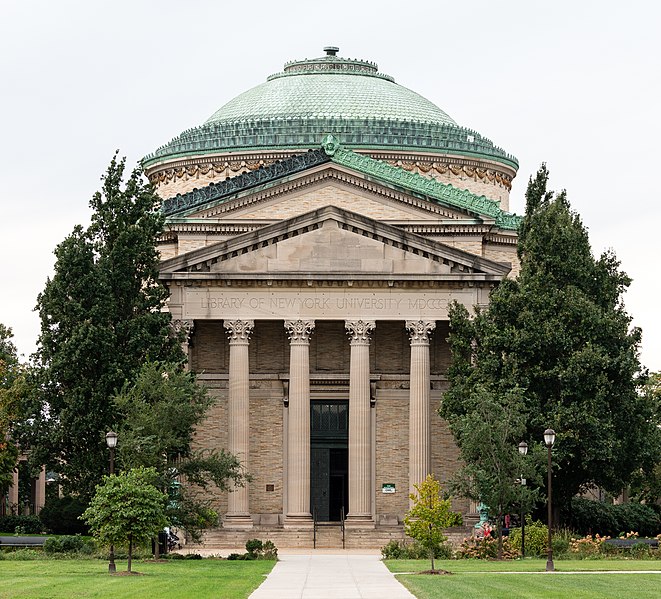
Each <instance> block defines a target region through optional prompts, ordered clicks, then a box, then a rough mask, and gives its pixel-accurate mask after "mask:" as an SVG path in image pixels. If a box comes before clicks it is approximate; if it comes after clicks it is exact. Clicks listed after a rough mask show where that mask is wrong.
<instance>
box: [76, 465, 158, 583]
mask: <svg viewBox="0 0 661 599" xmlns="http://www.w3.org/2000/svg"><path fill="white" fill-rule="evenodd" d="M157 476H158V475H157V473H156V470H154V469H153V468H142V467H140V468H134V469H132V470H129V471H127V472H123V473H121V474H118V475H113V476H105V477H104V479H103V484H102V485H98V486H97V487H96V493H95V495H94V497H92V501H91V502H90V505H89V507H88V508H87V509H86V510H85V512H84V513H83V515H82V516H81V518H82V519H83V520H85V521H86V522H87V524H89V527H90V530H91V531H92V534H94V535H95V536H97V537H98V538H99V540H100V541H101V542H103V543H106V544H113V545H119V544H124V543H128V548H129V552H128V568H127V572H131V562H132V558H133V547H134V544H135V543H138V542H140V541H146V540H148V539H149V538H151V537H152V536H154V535H156V534H157V533H158V531H159V530H162V529H163V527H164V526H166V524H167V519H166V517H165V508H166V504H167V501H168V497H167V495H166V494H165V493H162V492H161V491H159V490H158V489H157V488H156V486H155V485H154V483H155V482H156V480H157Z"/></svg>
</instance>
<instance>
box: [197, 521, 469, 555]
mask: <svg viewBox="0 0 661 599" xmlns="http://www.w3.org/2000/svg"><path fill="white" fill-rule="evenodd" d="M471 532H472V531H471V529H470V528H469V527H456V528H452V529H448V530H447V531H446V532H445V534H446V536H447V537H448V540H449V542H450V543H451V544H452V545H455V546H458V545H460V544H461V542H462V541H463V540H464V538H465V537H467V536H470V534H471ZM406 538H407V537H406V535H405V534H404V528H403V527H402V526H388V527H376V528H369V529H367V528H362V529H361V528H347V529H346V530H345V547H346V548H347V549H380V548H381V547H383V546H384V545H386V544H387V543H388V542H390V541H392V540H396V541H402V540H405V539H406ZM248 539H261V540H262V541H267V540H268V541H272V542H273V543H275V545H276V547H278V548H288V549H289V548H301V549H306V548H309V549H311V548H312V547H313V545H314V533H313V530H312V528H309V529H301V530H292V529H284V528H280V527H265V526H256V527H254V528H253V529H250V530H227V529H223V528H216V529H213V530H210V531H207V532H206V533H205V534H204V537H203V543H202V545H200V546H201V547H204V548H205V549H211V550H213V549H233V548H242V547H245V544H246V541H247V540H248ZM316 545H317V547H318V548H324V549H341V548H342V530H341V528H340V527H339V526H322V527H319V528H318V529H317V543H316ZM189 547H191V548H193V549H194V547H195V545H189Z"/></svg>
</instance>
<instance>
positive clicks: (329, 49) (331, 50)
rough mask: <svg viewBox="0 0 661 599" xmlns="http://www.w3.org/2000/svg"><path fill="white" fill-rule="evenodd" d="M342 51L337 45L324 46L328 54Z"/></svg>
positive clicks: (331, 54) (334, 54)
mask: <svg viewBox="0 0 661 599" xmlns="http://www.w3.org/2000/svg"><path fill="white" fill-rule="evenodd" d="M339 51H340V49H339V48H338V47H337V46H326V47H325V48H324V52H326V56H337V53H338V52H339Z"/></svg>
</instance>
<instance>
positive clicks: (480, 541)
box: [457, 536, 518, 559]
mask: <svg viewBox="0 0 661 599" xmlns="http://www.w3.org/2000/svg"><path fill="white" fill-rule="evenodd" d="M457 557H458V558H461V559H496V558H497V557H498V539H496V538H494V537H491V536H487V537H469V538H466V539H464V540H463V542H462V543H461V547H460V548H459V550H458V551H457ZM517 557H518V552H517V551H516V550H515V549H513V548H512V546H511V545H510V542H509V540H508V539H506V538H504V539H503V559H515V558H517Z"/></svg>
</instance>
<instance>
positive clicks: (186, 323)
mask: <svg viewBox="0 0 661 599" xmlns="http://www.w3.org/2000/svg"><path fill="white" fill-rule="evenodd" d="M170 326H171V327H172V330H173V331H174V334H175V335H176V336H177V337H179V336H180V335H181V339H182V342H183V343H188V342H189V341H190V338H191V336H192V335H193V331H194V330H195V321H194V320H180V319H177V320H173V321H172V322H171V323H170Z"/></svg>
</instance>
